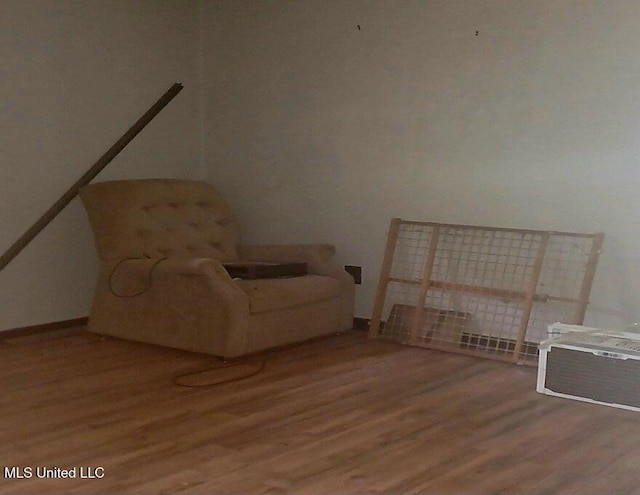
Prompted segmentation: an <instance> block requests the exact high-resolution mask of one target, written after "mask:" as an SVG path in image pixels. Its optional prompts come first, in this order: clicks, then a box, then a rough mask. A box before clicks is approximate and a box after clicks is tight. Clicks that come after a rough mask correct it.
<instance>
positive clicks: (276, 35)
mask: <svg viewBox="0 0 640 495" xmlns="http://www.w3.org/2000/svg"><path fill="white" fill-rule="evenodd" d="M202 11H203V20H202V22H203V26H204V28H205V29H204V31H203V35H204V52H203V53H204V86H203V88H204V95H203V102H204V109H205V134H206V138H207V139H206V141H205V142H206V143H207V148H206V159H207V162H208V164H209V165H208V166H209V169H208V176H209V179H210V180H211V182H213V183H214V184H217V185H219V186H220V187H221V188H222V189H223V190H224V192H225V193H226V195H227V197H228V199H229V201H230V202H231V203H232V204H233V205H234V207H235V209H236V211H237V212H238V213H239V215H240V218H241V221H242V223H243V224H244V232H245V239H246V240H247V241H250V242H283V241H286V242H304V241H310V242H315V241H330V242H333V243H335V244H336V245H337V247H338V250H339V259H340V262H346V263H349V264H357V265H362V266H363V267H364V282H363V285H362V286H361V287H359V288H358V291H357V308H356V314H357V315H358V316H370V313H371V309H372V304H373V296H374V292H375V287H376V284H377V277H378V269H379V265H380V262H381V258H382V254H383V250H384V241H385V237H386V230H387V227H388V223H389V220H390V219H391V218H392V217H402V218H407V219H414V220H425V221H442V222H454V223H468V224H484V225H495V226H506V227H522V228H537V229H544V230H567V231H581V232H595V231H603V232H605V233H606V240H605V253H604V254H603V257H602V258H601V263H600V266H599V269H598V273H597V275H596V281H595V286H594V290H593V292H592V305H591V307H590V310H589V312H588V315H587V323H588V324H597V325H601V324H606V323H609V324H621V323H624V322H631V321H636V320H638V319H640V315H639V314H638V313H639V305H638V294H639V293H640V257H639V255H638V253H639V248H638V246H640V225H639V223H640V199H639V198H640V194H639V193H638V191H639V188H638V185H639V184H640V167H639V161H640V139H639V138H638V136H639V135H640V77H639V76H640V30H639V29H638V21H640V3H639V2H637V1H636V0H612V1H607V2H604V1H602V0H571V1H567V0H564V1H563V0H528V1H499V0H440V1H434V0H431V1H426V0H414V1H409V0H394V1H388V0H341V1H329V0H327V1H324V0H323V1H320V0H297V1H287V2H285V1H273V2H262V1H257V0H256V1H247V0H222V1H204V2H203V3H202ZM358 26H360V29H358ZM476 31H477V35H476Z"/></svg>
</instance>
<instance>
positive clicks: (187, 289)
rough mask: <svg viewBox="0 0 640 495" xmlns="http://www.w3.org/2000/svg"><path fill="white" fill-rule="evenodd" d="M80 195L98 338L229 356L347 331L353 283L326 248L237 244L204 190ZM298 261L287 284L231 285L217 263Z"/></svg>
mask: <svg viewBox="0 0 640 495" xmlns="http://www.w3.org/2000/svg"><path fill="white" fill-rule="evenodd" d="M80 197H81V198H82V201H83V203H84V205H85V208H86V210H87V213H88V216H89V220H90V223H91V226H92V228H93V232H94V237H95V241H96V247H97V250H98V255H99V258H100V262H101V268H100V275H99V279H98V283H97V288H96V293H95V296H94V300H93V305H92V308H91V314H90V317H89V330H90V331H92V332H96V333H99V334H106V335H112V336H115V337H120V338H126V339H132V340H137V341H141V342H148V343H151V344H158V345H163V346H169V347H176V348H180V349H186V350H190V351H196V352H204V353H209V354H213V355H216V356H223V357H236V356H240V355H243V354H249V353H253V352H257V351H261V350H264V349H268V348H272V347H276V346H281V345H285V344H290V343H293V342H298V341H302V340H306V339H310V338H313V337H317V336H320V335H327V334H330V333H334V332H339V331H344V330H347V329H350V328H351V327H352V323H353V299H354V282H353V279H352V278H351V276H350V275H349V274H347V273H346V272H345V271H344V270H342V269H341V268H340V267H338V266H337V265H336V264H334V263H333V262H332V260H331V258H332V256H333V254H334V252H335V249H334V247H333V246H331V245H283V246H245V245H242V244H240V243H239V231H238V225H237V224H236V221H235V219H234V217H233V215H232V212H231V211H230V209H229V207H228V206H227V205H226V203H225V202H224V201H223V199H222V198H221V197H220V195H219V194H218V193H217V192H216V191H215V190H214V189H213V188H212V187H211V186H209V185H208V184H206V183H204V182H198V181H186V180H170V179H150V180H127V181H112V182H99V183H95V184H91V185H89V186H86V187H84V188H83V189H82V190H81V191H80ZM245 261H246V262H250V261H264V262H306V263H307V266H308V274H307V275H304V276H298V277H291V278H268V279H255V280H239V279H232V278H231V277H230V276H229V274H228V273H227V271H226V270H225V268H224V267H223V265H222V263H225V262H245Z"/></svg>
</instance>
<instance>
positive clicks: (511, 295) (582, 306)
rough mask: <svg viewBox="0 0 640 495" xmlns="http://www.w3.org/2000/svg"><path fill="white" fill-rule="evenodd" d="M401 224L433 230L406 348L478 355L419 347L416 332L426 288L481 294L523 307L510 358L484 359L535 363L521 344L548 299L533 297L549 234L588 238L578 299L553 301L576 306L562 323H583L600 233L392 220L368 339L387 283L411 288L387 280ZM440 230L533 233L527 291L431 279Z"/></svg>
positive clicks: (374, 332) (374, 333)
mask: <svg viewBox="0 0 640 495" xmlns="http://www.w3.org/2000/svg"><path fill="white" fill-rule="evenodd" d="M402 225H419V226H425V227H431V228H432V229H433V230H432V234H431V240H430V242H429V246H428V251H427V253H426V261H425V264H424V270H423V274H422V279H421V280H420V289H419V295H418V300H417V303H416V307H415V311H414V313H413V316H412V318H411V325H410V331H409V341H408V345H412V346H420V347H427V348H431V349H440V350H446V351H449V352H456V353H460V354H471V355H474V356H478V355H479V353H477V352H474V351H470V350H467V349H462V348H460V349H454V348H449V347H443V346H438V345H435V344H424V343H422V344H421V343H419V342H418V331H419V328H420V325H421V323H420V322H421V321H422V319H423V313H424V309H425V303H426V299H427V295H428V293H429V290H430V289H443V290H449V291H453V292H459V293H467V294H481V295H487V296H494V297H499V298H508V299H513V300H520V301H522V302H523V304H524V306H523V315H522V319H521V321H520V326H519V328H518V332H517V337H516V342H515V348H514V350H513V354H512V355H511V356H504V355H487V356H486V357H488V358H490V359H496V360H500V361H509V362H514V363H518V364H535V363H532V362H530V361H523V360H522V359H521V350H522V347H523V345H524V343H525V336H526V332H527V328H528V325H529V319H530V316H531V311H532V308H533V303H534V301H535V300H546V299H543V298H548V296H546V295H538V294H536V288H537V286H538V282H539V278H540V273H541V269H542V266H543V262H544V259H545V253H546V250H547V245H548V242H549V238H550V236H552V235H562V236H577V237H590V238H592V244H591V250H590V253H589V256H588V260H587V263H586V266H585V271H584V276H583V279H582V283H581V286H580V293H579V297H578V298H577V299H569V298H561V297H558V298H555V299H557V300H562V302H571V303H575V304H576V311H575V313H574V316H573V320H572V321H568V322H565V323H572V324H576V325H580V324H582V323H583V321H584V316H585V313H586V309H587V305H588V303H589V294H590V292H591V287H592V285H593V280H594V276H595V272H596V267H597V264H598V259H599V255H600V253H601V251H602V244H603V241H604V234H603V233H595V234H579V233H574V232H555V231H542V230H530V229H509V228H500V227H483V226H475V225H457V224H444V223H435V222H416V221H407V220H402V219H401V218H393V219H392V220H391V224H390V226H389V231H388V235H387V242H386V247H385V253H384V258H383V260H382V267H381V272H380V278H379V282H378V287H377V291H376V298H375V304H374V310H373V315H372V317H371V325H370V327H369V337H370V338H377V337H378V336H379V333H380V329H381V323H382V321H381V319H382V313H383V310H384V303H385V300H386V295H387V289H388V286H389V284H390V283H391V282H399V283H410V284H413V285H415V282H414V281H407V280H402V279H393V278H391V271H392V266H393V260H394V253H395V250H396V245H397V241H398V233H399V231H400V227H401V226H402ZM443 228H470V229H478V230H492V231H507V232H514V233H522V234H534V235H539V236H541V239H542V242H541V243H540V246H539V247H538V251H537V253H536V259H535V263H534V266H533V273H532V275H531V278H530V280H529V284H528V287H527V290H526V291H524V292H521V291H510V290H505V289H498V288H493V287H483V286H477V285H465V284H457V283H450V282H443V281H435V280H432V270H433V265H434V261H435V259H436V255H437V252H438V243H439V239H440V232H441V230H442V229H443ZM549 323H550V324H551V323H554V322H549Z"/></svg>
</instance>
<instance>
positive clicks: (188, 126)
mask: <svg viewBox="0 0 640 495" xmlns="http://www.w3.org/2000/svg"><path fill="white" fill-rule="evenodd" d="M198 22H199V21H198V3H197V2H196V1H195V0H194V1H190V0H180V1H170V0H59V1H53V0H2V1H0V68H1V70H2V78H1V79H0V174H1V175H0V252H4V251H5V250H6V249H7V248H8V247H9V246H10V245H11V244H12V243H13V242H14V241H15V240H16V239H18V238H19V237H20V235H22V233H23V232H24V231H25V230H26V229H27V228H28V227H29V226H30V225H31V224H32V223H33V222H34V221H35V220H36V219H37V218H39V216H40V215H41V214H42V213H44V211H46V210H47V208H49V206H50V205H51V204H52V203H53V202H54V201H55V200H56V199H58V197H59V196H60V195H62V194H63V193H64V192H65V191H66V190H67V188H68V187H69V186H70V185H71V184H73V183H74V182H75V181H76V180H77V179H78V178H79V177H80V175H82V174H83V173H84V172H85V171H86V170H87V169H88V168H89V167H90V166H91V165H92V164H93V163H94V162H95V161H96V160H97V159H98V158H99V157H100V156H101V155H102V153H104V152H105V151H106V150H107V149H108V148H109V147H110V146H111V145H112V144H113V143H114V142H115V141H116V140H117V138H119V137H120V136H121V135H122V134H123V133H124V132H125V131H126V130H127V129H128V128H129V126H130V125H131V124H133V122H135V121H136V120H137V119H138V117H140V115H142V113H144V112H145V111H146V110H147V108H148V107H149V106H151V105H152V104H153V103H154V102H155V101H156V100H157V99H158V98H159V97H160V96H161V95H162V94H163V93H164V92H165V91H166V90H167V89H168V88H169V86H171V84H173V83H174V82H182V83H183V84H184V85H185V89H184V90H183V91H182V92H181V93H180V94H179V95H178V96H177V97H176V99H174V101H173V102H172V103H170V104H169V106H168V107H166V108H165V110H163V112H162V113H161V114H160V115H159V116H158V117H157V118H156V119H155V120H154V121H153V122H152V123H151V124H150V125H149V126H148V127H147V128H146V129H145V130H144V131H143V132H142V133H141V134H140V135H139V136H138V137H137V138H136V140H135V141H133V142H132V143H131V144H130V145H129V146H128V147H127V148H126V149H125V150H124V151H123V153H122V154H121V155H120V156H119V157H118V158H116V160H114V161H113V162H112V163H111V164H110V165H109V166H108V167H107V169H106V170H105V171H104V172H103V173H102V174H100V175H99V176H98V178H97V179H96V180H102V179H116V178H137V177H153V176H167V177H201V176H202V175H203V171H202V169H201V163H202V162H201V156H200V144H201V142H200V137H201V136H200V131H201V125H200V124H201V120H200V114H199V106H198V105H199V100H198V96H199V92H198V83H199V75H200V70H199V69H200V58H199V53H200V48H201V47H200V44H199V34H198V33H199V31H198V25H199V24H198ZM96 268H97V259H96V255H95V251H94V247H93V240H92V238H91V233H90V230H89V225H88V222H87V221H86V218H85V214H84V211H83V209H82V206H81V205H80V203H79V201H78V200H77V199H76V200H74V202H73V203H72V204H71V205H69V207H68V208H67V209H66V210H65V211H64V212H63V213H62V214H61V215H60V216H59V217H58V218H57V219H55V220H54V221H53V223H52V224H51V225H50V226H49V227H47V228H46V229H45V230H44V231H43V232H42V233H41V234H40V235H39V236H38V237H37V238H36V239H35V240H34V241H33V243H32V244H31V245H29V247H27V248H26V250H25V251H23V253H22V254H21V255H19V256H18V257H17V258H16V259H15V260H14V261H13V262H12V263H10V264H9V265H8V266H7V267H6V268H5V269H4V270H3V271H2V272H0V330H4V329H7V328H15V327H20V326H27V325H33V324H40V323H46V322H51V321H59V320H64V319H70V318H76V317H81V316H86V315H87V314H88V312H89V303H90V298H91V293H92V291H93V283H94V280H95V275H96Z"/></svg>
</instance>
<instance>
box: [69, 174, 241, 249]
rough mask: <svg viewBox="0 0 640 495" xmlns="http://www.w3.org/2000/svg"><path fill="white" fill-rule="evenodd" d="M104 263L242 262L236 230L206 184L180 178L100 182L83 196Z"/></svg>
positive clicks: (222, 202) (81, 192)
mask: <svg viewBox="0 0 640 495" xmlns="http://www.w3.org/2000/svg"><path fill="white" fill-rule="evenodd" d="M80 197H81V199H82V201H83V203H84V205H85V208H86V210H87V213H88V215H89V220H90V222H91V226H92V228H93V233H94V236H95V240H96V246H97V249H98V255H99V256H100V259H101V260H102V261H107V262H109V261H116V260H121V259H124V258H165V257H166V258H176V257H189V258H191V257H204V258H215V259H217V260H219V261H233V260H237V259H238V252H237V245H238V241H239V232H238V225H237V223H236V221H235V219H234V217H233V214H232V213H231V210H230V209H229V207H228V206H227V204H226V203H225V202H224V200H223V199H222V197H221V196H220V195H219V194H218V193H217V192H216V191H215V190H214V189H213V188H212V187H211V186H210V185H208V184H207V183H205V182H200V181H191V180H176V179H142V180H122V181H109V182H97V183H95V184H90V185H88V186H86V187H84V188H82V190H81V191H80Z"/></svg>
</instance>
